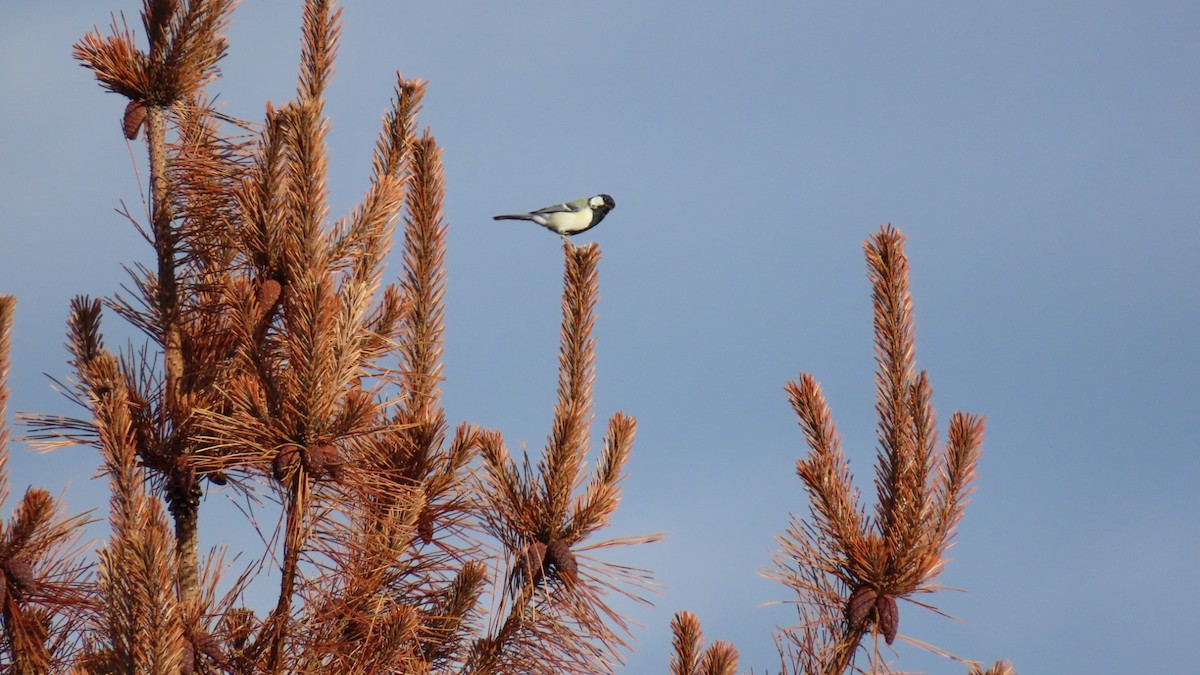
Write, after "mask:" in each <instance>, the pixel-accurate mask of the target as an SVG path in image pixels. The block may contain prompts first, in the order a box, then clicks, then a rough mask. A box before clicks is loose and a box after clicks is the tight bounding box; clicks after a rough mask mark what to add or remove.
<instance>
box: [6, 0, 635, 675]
mask: <svg viewBox="0 0 1200 675" xmlns="http://www.w3.org/2000/svg"><path fill="white" fill-rule="evenodd" d="M233 5H234V3H233V2H232V1H231V0H145V1H144V3H143V9H142V16H141V19H142V27H143V29H144V32H145V40H146V45H145V46H141V45H139V38H138V36H137V35H135V33H134V31H133V30H131V29H130V28H129V26H128V25H126V24H125V22H124V20H123V19H122V20H120V21H119V22H118V21H116V20H114V22H113V27H112V30H111V33H110V34H109V35H102V34H101V33H99V32H98V31H92V32H90V33H88V34H87V35H85V36H84V37H83V39H81V40H80V42H79V43H78V44H77V45H76V46H75V56H76V58H77V59H79V60H80V61H81V62H82V63H83V65H84V66H86V67H88V68H89V69H90V70H91V71H92V72H93V74H94V75H95V76H96V78H97V80H99V82H100V83H101V85H102V86H103V87H104V88H105V89H107V90H109V91H112V92H115V93H118V94H121V95H122V96H124V97H125V98H126V99H128V101H127V103H126V105H125V112H124V115H123V116H122V119H121V127H122V132H123V134H124V135H125V137H126V138H127V139H130V140H134V139H137V138H139V137H141V138H142V139H144V143H145V148H146V151H147V155H148V159H149V204H148V209H147V213H148V221H147V222H145V223H140V222H138V219H137V218H135V217H134V216H133V215H132V214H130V213H126V214H125V215H126V216H127V217H128V218H129V219H130V220H131V221H133V222H134V223H135V225H136V226H137V227H138V228H139V230H140V231H141V232H142V234H143V235H144V236H145V237H146V239H147V241H148V243H149V244H150V245H151V246H152V248H153V253H154V257H155V263H154V264H153V265H151V266H147V267H137V268H134V269H133V270H131V274H132V276H133V282H132V284H131V285H130V289H131V290H130V291H129V292H128V294H127V296H128V297H127V296H126V295H118V296H115V297H113V298H109V299H106V300H104V301H98V300H92V299H90V298H83V297H81V298H77V299H76V300H75V301H74V302H73V303H72V306H71V317H70V321H69V324H68V347H69V349H70V351H71V362H70V365H71V366H72V368H73V370H74V374H73V378H72V382H71V384H70V386H69V387H67V392H68V395H69V396H70V397H71V398H72V400H73V401H74V402H76V403H77V404H79V405H80V406H81V407H82V408H83V409H84V410H86V413H87V414H86V416H84V417H82V418H81V419H71V418H62V417H55V416H31V417H29V424H30V427H31V428H32V433H31V434H30V436H29V438H30V439H31V440H34V441H35V442H38V443H40V444H42V445H43V446H47V447H57V446H62V445H69V444H78V443H84V444H88V445H91V446H93V447H94V448H96V449H97V450H98V452H99V453H100V455H101V457H102V459H103V466H104V469H103V471H104V475H105V476H106V478H107V479H108V481H109V485H110V489H111V493H112V498H111V501H110V508H109V518H108V522H109V527H110V529H111V533H112V534H111V536H110V538H109V540H108V542H106V544H105V545H104V547H103V549H102V550H101V551H100V552H99V556H98V558H99V561H98V563H97V564H96V566H95V567H94V569H93V570H92V574H91V575H90V576H89V577H86V578H85V577H84V575H83V574H84V571H85V570H84V568H82V567H81V566H79V564H78V563H77V562H74V559H73V558H71V557H62V556H61V553H62V551H61V550H60V549H61V547H62V545H63V544H64V543H66V542H68V541H69V540H70V537H72V536H74V535H75V534H77V533H78V531H79V521H78V519H75V520H72V519H64V518H62V517H60V516H58V515H57V511H56V509H57V505H56V504H55V503H54V502H53V500H51V499H50V498H49V496H48V495H46V494H45V493H44V492H41V491H37V490H31V491H30V492H29V493H27V494H26V496H25V499H24V500H23V501H22V502H21V505H20V507H18V510H17V512H16V514H15V515H14V521H13V524H12V525H11V526H3V529H0V609H2V616H3V629H4V632H3V633H2V634H0V639H2V640H3V642H2V643H0V653H2V654H3V655H4V656H3V657H0V662H4V658H5V657H9V661H10V662H12V663H14V664H16V666H17V667H16V672H50V671H54V672H67V671H71V670H72V669H73V672H78V673H109V672H162V673H215V672H229V673H281V672H297V673H301V672H303V673H307V672H332V673H379V672H415V673H422V672H434V671H443V672H448V671H455V672H458V671H463V670H469V671H472V672H480V673H516V672H532V671H536V670H538V669H539V668H540V669H541V670H543V671H545V672H560V666H561V665H562V664H568V665H569V669H570V670H573V671H575V670H593V671H600V672H604V671H608V670H610V669H611V667H612V665H613V664H614V663H616V662H619V656H618V649H619V648H620V647H623V646H624V645H625V642H624V640H623V637H621V636H622V635H624V634H625V632H626V629H627V626H626V624H625V620H624V618H623V617H621V616H620V615H619V614H617V613H616V612H615V611H613V610H611V609H610V608H609V607H608V606H607V604H605V602H604V600H603V598H602V595H603V590H604V589H606V588H608V585H607V584H610V583H612V580H611V579H606V580H605V581H604V583H599V582H598V581H597V577H598V575H601V576H602V575H609V576H612V575H616V576H617V577H618V581H629V580H633V581H634V582H638V581H642V579H641V577H640V576H639V573H638V572H636V571H634V572H628V571H626V570H625V569H624V568H615V567H614V568H612V569H613V570H617V571H616V572H613V571H612V570H610V569H609V568H607V567H605V566H604V565H603V564H602V563H596V562H593V561H591V559H590V558H589V557H588V556H587V553H586V552H587V551H588V550H589V549H591V548H595V547H597V546H605V545H614V544H617V543H634V541H636V540H618V541H610V542H600V543H598V544H596V543H590V542H587V541H586V540H587V539H588V538H589V537H590V536H592V535H594V534H595V533H596V532H597V531H599V530H600V529H602V528H603V527H604V526H605V525H606V524H607V522H608V519H609V517H610V516H611V514H612V512H613V510H614V509H615V508H616V505H617V501H618V496H619V491H618V488H617V484H618V483H619V482H620V479H621V476H622V473H621V471H622V467H623V466H624V464H625V461H626V460H627V459H628V455H629V452H630V450H631V448H632V443H633V435H634V422H633V419H632V418H628V417H624V416H623V415H620V414H617V415H615V416H614V417H613V420H612V421H611V423H610V427H609V435H608V437H607V438H606V442H605V445H604V448H603V450H602V452H601V453H600V458H599V466H598V467H597V469H596V475H595V476H594V478H593V480H592V481H591V484H590V485H589V487H588V488H587V489H586V490H584V491H582V492H580V493H578V494H576V492H575V490H574V488H575V487H576V484H575V480H576V479H577V478H578V477H579V476H581V475H582V472H583V466H584V465H583V461H584V456H585V454H586V453H587V451H588V449H589V448H588V430H587V425H588V424H590V422H591V418H590V413H589V412H587V410H590V405H591V403H590V400H591V399H590V396H591V380H592V378H593V376H594V375H593V366H592V360H593V356H592V350H593V346H592V338H591V336H590V331H591V324H592V322H593V320H594V305H595V298H596V295H597V291H596V280H595V273H596V261H597V260H598V259H599V251H598V249H596V248H594V247H593V248H591V249H588V250H586V251H574V250H573V249H568V254H569V255H568V279H567V295H566V296H565V297H568V298H569V306H568V305H566V304H565V305H564V307H565V308H566V309H568V310H569V321H568V322H564V344H565V345H566V344H567V343H569V347H564V350H565V351H564V362H563V363H564V375H563V377H564V378H565V379H564V384H563V387H564V389H563V392H562V397H563V401H564V403H563V404H562V405H563V406H570V411H567V409H566V408H564V409H563V411H562V412H561V414H560V415H559V416H558V426H557V427H556V430H555V434H554V438H555V439H556V440H555V441H554V442H553V444H552V447H553V448H554V450H553V451H552V452H551V453H550V454H549V455H548V460H547V461H548V462H550V465H549V466H548V468H547V469H546V471H544V472H543V475H544V476H545V477H546V478H547V479H548V480H550V481H551V482H552V483H553V489H552V490H551V492H552V495H553V496H552V497H550V498H548V499H547V500H546V501H545V505H546V506H547V508H548V509H550V511H551V512H553V514H556V515H555V517H554V518H552V519H551V518H544V519H543V523H544V524H545V525H546V526H545V527H543V528H542V529H539V530H538V532H537V536H533V537H530V536H522V538H521V539H520V542H519V543H520V545H518V541H517V540H516V539H513V538H511V537H509V536H507V535H508V534H509V533H510V530H509V529H507V526H504V527H499V528H497V527H496V525H497V524H498V523H500V522H504V517H505V514H504V513H498V512H496V513H492V512H489V511H488V509H494V508H495V507H496V504H494V503H489V501H488V499H487V498H485V496H484V495H483V494H481V489H482V488H483V487H484V486H483V484H482V483H481V482H480V481H478V480H476V479H475V478H474V476H475V475H476V474H477V472H478V467H477V466H473V463H477V462H479V457H480V450H481V449H485V450H486V449H488V448H491V452H492V453H493V456H494V454H495V447H496V446H495V443H494V440H495V439H497V438H498V436H497V435H496V434H495V433H494V432H488V431H484V430H481V429H479V428H477V427H474V426H472V425H470V424H461V425H459V426H457V427H451V426H450V425H449V424H448V423H447V420H446V416H445V413H444V411H443V409H442V406H441V389H440V388H441V386H442V369H443V366H442V345H443V340H444V337H443V333H444V330H445V326H444V319H443V317H444V313H445V309H444V296H445V276H446V271H445V267H444V260H445V249H446V232H447V225H446V223H445V222H444V209H443V205H442V203H443V199H444V194H445V186H444V178H443V169H442V159H441V155H442V151H441V148H440V147H439V146H438V144H437V141H436V139H435V138H434V137H433V136H432V134H430V133H429V132H428V131H422V130H419V129H418V125H417V120H416V116H417V113H418V111H419V109H420V102H421V98H422V96H423V94H424V91H425V85H424V83H423V82H420V81H418V80H411V79H405V78H403V77H400V76H399V75H397V84H396V91H395V98H394V100H393V101H392V105H391V108H390V109H389V110H388V111H387V113H386V114H385V117H384V120H383V125H382V129H381V132H380V136H379V141H378V143H377V145H376V148H375V155H374V159H373V162H372V172H371V176H370V185H369V187H368V188H367V190H366V192H365V194H364V196H363V198H362V201H361V203H360V204H359V205H358V206H357V207H355V208H354V209H352V210H351V212H350V213H348V214H347V215H345V216H343V217H341V218H338V219H333V218H331V217H330V214H329V207H328V195H327V192H328V188H327V176H328V162H327V156H328V148H327V144H326V133H327V129H328V127H329V121H328V119H327V118H326V116H325V91H326V89H327V87H328V84H329V81H330V79H331V77H332V73H333V61H334V57H335V55H336V51H337V45H338V41H339V37H340V32H341V30H340V27H341V18H340V10H338V9H337V8H336V7H335V5H334V3H332V2H327V1H323V0H309V1H308V2H306V3H304V19H303V25H302V39H301V43H302V49H301V59H300V68H299V77H298V83H297V88H296V95H295V97H294V98H293V99H292V100H290V101H286V102H284V103H282V104H280V105H278V106H275V105H271V104H268V105H267V107H266V112H265V115H264V119H263V120H262V122H261V124H259V125H253V124H250V123H246V122H241V121H238V120H232V119H230V118H227V117H225V116H223V115H220V114H219V113H217V112H216V111H215V110H214V109H213V106H212V103H211V101H212V99H211V98H210V97H209V95H208V93H207V92H206V91H205V89H204V88H205V86H206V85H207V84H209V83H211V82H212V81H214V79H215V78H216V75H217V72H218V71H217V63H218V61H219V60H220V59H221V57H222V56H223V55H224V53H225V49H226V40H225V35H224V31H225V27H226V25H227V24H228V21H229V19H230V16H231V12H232V8H233ZM398 234H399V235H400V236H399V237H397V235H398ZM396 239H400V240H401V241H402V250H401V255H402V270H401V272H400V274H399V278H398V280H397V281H396V282H394V283H390V284H389V283H386V282H385V279H384V271H385V270H384V264H385V260H386V259H387V257H388V254H389V252H390V250H391V247H392V245H393V241H394V240H396ZM565 302H568V301H565ZM11 306H12V303H11V302H10V301H9V300H8V299H5V300H4V303H3V304H2V305H0V310H3V311H0V329H2V331H0V335H3V336H5V338H6V337H7V330H8V325H9V323H8V322H9V321H10V320H11ZM106 309H107V310H109V311H114V312H116V314H117V315H118V316H119V317H120V318H121V319H124V320H126V321H127V322H129V323H130V324H132V325H133V326H135V327H137V328H139V329H140V330H141V331H142V332H144V333H145V335H146V336H148V338H149V346H148V347H147V348H145V349H142V350H139V351H131V352H128V353H114V352H113V351H110V350H108V349H107V348H106V347H105V345H104V340H103V333H102V330H101V320H102V314H103V313H104V311H105V310H106ZM3 346H4V347H5V350H6V349H7V343H6V342H4V343H3ZM3 355H4V356H6V351H5V352H4V354H3ZM568 369H569V370H570V372H567V370H568ZM0 391H5V392H6V390H3V389H2V388H0ZM0 403H3V399H0ZM0 407H2V406H0ZM6 439H7V432H6V430H5V429H4V428H3V427H0V443H2V442H3V441H5V440H6ZM3 450H4V448H3V447H0V479H3V477H4V472H3V467H2V462H3V458H4V457H6V455H5V454H4V452H3ZM483 464H484V466H485V467H491V466H493V464H490V463H488V462H486V461H485V462H483ZM486 470H488V468H485V471H486ZM218 487H225V488H226V489H228V490H234V491H237V493H239V494H244V495H245V496H246V497H247V498H248V500H249V501H250V503H258V504H261V503H263V502H266V501H269V502H273V503H274V504H276V505H277V507H278V510H279V523H278V526H277V528H278V529H277V531H276V532H274V533H263V540H264V542H267V545H268V546H269V550H268V551H267V552H266V554H265V555H264V556H263V558H264V559H270V560H274V561H278V569H277V570H276V571H277V572H278V574H277V579H278V588H277V590H276V593H275V598H276V600H275V603H274V606H273V607H272V608H265V609H264V608H257V609H256V610H254V609H250V608H246V607H239V606H237V605H238V602H237V598H238V597H240V595H241V593H242V591H243V590H244V588H245V587H246V585H247V584H249V583H251V581H256V580H254V579H252V575H251V574H249V573H247V574H245V575H243V576H242V577H239V578H237V579H234V580H233V582H232V584H229V586H231V588H230V589H229V591H228V593H227V594H225V595H224V596H218V595H217V593H216V592H215V588H216V586H217V583H218V581H219V576H220V575H219V573H218V571H219V570H220V569H221V568H222V563H221V556H220V554H219V553H216V554H214V555H210V556H207V557H202V556H200V554H199V551H198V548H197V541H198V534H199V531H200V527H201V518H200V515H201V506H202V500H201V497H202V496H203V490H204V489H209V488H213V489H215V488H218ZM163 506H165V507H166V508H165V509H164V508H163ZM267 508H270V507H267ZM548 513H549V512H547V513H542V514H539V517H543V516H545V515H547V514H548ZM551 522H552V523H553V527H551V526H550V523H551ZM489 535H491V536H492V537H493V538H494V539H495V541H491V542H488V541H484V540H485V539H486V538H487V537H488V536H489ZM648 539H650V538H644V539H643V540H648ZM526 545H528V548H523V547H524V546H526ZM496 550H500V551H501V552H502V554H503V555H502V557H501V558H500V559H497V558H496V557H495V555H494V553H493V552H494V551H496ZM522 551H524V557H523V558H522V560H523V563H522V564H521V565H520V566H518V567H517V568H516V569H513V568H511V567H510V568H509V569H507V570H504V569H500V568H502V567H504V566H506V565H507V562H506V561H512V560H513V559H514V558H515V557H519V556H520V555H521V552H522ZM254 557H258V556H254ZM505 572H509V574H508V575H507V576H506V575H505ZM509 578H511V579H513V580H514V581H513V582H512V583H511V584H510V583H509V582H508V579H509ZM618 586H619V584H618ZM510 588H511V589H513V593H514V594H515V597H514V596H510V595H509V590H508V589H510ZM488 596H490V597H493V598H508V599H510V600H512V601H513V602H514V603H515V604H514V605H512V606H507V607H505V608H499V609H496V610H495V611H494V615H489V614H488V613H487V611H486V609H485V604H484V603H483V599H484V598H485V597H488ZM518 598H520V599H518ZM535 615H536V616H543V617H550V620H549V621H542V620H541V619H531V617H534V616H535ZM502 625H503V626H509V627H510V628H511V630H510V629H499V628H498V626H502ZM581 629H582V630H581ZM547 636H549V639H548V640H541V639H540V638H541V637H547ZM534 645H536V646H534ZM534 662H536V663H538V664H540V666H539V668H533V669H532V670H531V669H530V667H529V666H530V664H531V663H534Z"/></svg>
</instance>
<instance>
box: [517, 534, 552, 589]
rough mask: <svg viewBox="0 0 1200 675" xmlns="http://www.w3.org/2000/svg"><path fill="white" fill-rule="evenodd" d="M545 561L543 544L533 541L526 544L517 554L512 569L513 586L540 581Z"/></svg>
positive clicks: (522, 585)
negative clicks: (514, 566) (514, 567)
mask: <svg viewBox="0 0 1200 675" xmlns="http://www.w3.org/2000/svg"><path fill="white" fill-rule="evenodd" d="M545 561H546V545H545V544H543V543H542V542H540V541H535V542H533V543H531V544H529V545H528V546H526V547H525V550H524V551H521V553H520V554H518V555H517V560H516V565H517V566H516V569H514V570H513V582H514V584H515V588H524V587H525V585H526V584H536V583H537V582H539V581H541V580H542V571H543V569H544V565H545Z"/></svg>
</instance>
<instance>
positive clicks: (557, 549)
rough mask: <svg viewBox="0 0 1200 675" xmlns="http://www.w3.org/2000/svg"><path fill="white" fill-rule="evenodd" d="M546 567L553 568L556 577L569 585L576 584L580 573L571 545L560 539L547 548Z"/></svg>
mask: <svg viewBox="0 0 1200 675" xmlns="http://www.w3.org/2000/svg"><path fill="white" fill-rule="evenodd" d="M546 567H548V568H553V570H554V576H555V577H557V578H558V579H559V580H560V581H564V582H566V583H567V584H568V585H569V584H573V583H575V579H576V578H577V576H578V573H579V563H578V562H576V560H575V554H574V553H572V552H571V547H570V545H568V544H567V542H565V541H563V540H561V539H559V540H556V541H552V542H550V544H549V545H548V546H546Z"/></svg>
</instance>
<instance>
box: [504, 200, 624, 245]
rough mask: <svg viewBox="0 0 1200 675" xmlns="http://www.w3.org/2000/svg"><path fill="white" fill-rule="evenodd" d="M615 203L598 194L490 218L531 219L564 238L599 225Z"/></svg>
mask: <svg viewBox="0 0 1200 675" xmlns="http://www.w3.org/2000/svg"><path fill="white" fill-rule="evenodd" d="M616 205H617V203H616V202H614V201H613V198H612V197H610V196H608V195H606V194H598V195H596V196H594V197H584V198H582V199H576V200H575V201H572V202H563V203H562V204H553V205H551V206H547V207H545V208H541V209H538V210H537V211H530V212H529V213H510V214H503V215H499V216H492V220H531V221H533V222H535V223H537V224H538V225H541V226H542V227H544V228H546V229H547V230H550V231H551V232H556V233H558V234H559V236H561V237H562V238H563V239H566V238H567V237H570V236H574V235H576V234H579V233H580V232H587V231H588V230H590V229H592V228H593V227H595V226H597V225H599V224H600V221H601V220H604V216H606V215H608V212H609V211H612V210H613V208H614V207H615V206H616Z"/></svg>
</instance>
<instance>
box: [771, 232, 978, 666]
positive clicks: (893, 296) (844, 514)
mask: <svg viewBox="0 0 1200 675" xmlns="http://www.w3.org/2000/svg"><path fill="white" fill-rule="evenodd" d="M904 244H905V237H904V235H903V234H901V233H900V231H899V230H897V229H895V228H893V227H891V226H890V225H887V226H884V227H883V228H882V229H881V230H880V231H879V232H878V233H876V234H875V235H873V236H872V237H871V238H870V239H868V241H867V242H866V244H865V245H864V249H865V251H866V256H867V267H868V276H869V278H870V281H871V285H872V288H873V304H874V329H875V361H876V373H875V375H876V377H875V381H876V403H875V411H876V414H877V415H878V419H879V421H878V427H877V439H878V458H877V464H876V470H875V492H876V504H875V509H874V512H873V513H872V514H869V515H868V514H867V512H866V509H865V507H864V506H863V504H862V502H861V500H860V494H859V493H858V491H857V490H856V489H855V487H854V484H853V481H852V478H851V475H850V467H849V464H848V462H847V460H846V456H845V454H844V453H843V452H842V449H841V439H840V437H839V435H838V432H837V428H836V427H835V425H834V422H833V416H832V413H831V412H830V409H829V406H828V404H827V403H826V402H825V397H824V396H823V395H822V393H821V387H820V385H819V384H818V383H817V381H816V379H815V378H813V377H812V376H811V375H809V374H807V373H802V374H801V375H800V379H799V381H797V382H791V383H788V385H787V388H786V389H787V395H788V399H789V401H790V402H791V404H792V408H793V409H794V410H795V412H796V415H797V417H798V418H799V421H800V426H801V428H802V430H803V431H804V437H805V441H807V443H808V446H809V448H810V451H809V454H808V456H807V457H805V458H803V459H801V460H799V461H798V462H797V463H796V472H797V474H798V475H799V477H800V480H801V481H802V482H803V484H804V488H805V490H806V491H807V492H808V495H809V502H810V506H809V512H810V518H809V519H800V518H793V520H792V523H791V525H790V526H789V528H788V529H787V531H786V532H785V533H784V534H783V535H782V536H780V537H779V543H780V549H779V551H778V553H777V554H776V556H775V567H774V568H773V569H771V570H769V571H768V572H767V576H769V577H771V578H774V579H776V580H778V581H780V582H781V583H783V584H784V585H786V586H788V587H789V588H791V589H792V590H793V591H794V592H795V594H796V597H795V600H794V602H795V605H796V607H797V612H798V615H799V623H798V625H796V626H794V627H790V628H786V629H783V631H782V632H781V634H780V635H779V636H777V643H778V644H779V647H780V651H781V654H782V657H783V662H784V665H785V667H786V668H787V669H788V670H789V671H790V672H797V673H801V672H803V673H823V674H827V675H834V674H837V673H843V672H846V671H847V670H848V669H851V668H856V669H858V670H861V671H863V672H888V670H887V665H886V664H885V663H884V660H883V658H882V655H881V652H880V645H879V643H880V641H882V642H884V643H886V644H887V645H891V644H892V643H893V641H895V640H896V639H897V637H898V636H900V635H901V633H900V628H901V621H900V619H901V612H900V608H901V606H903V605H902V604H901V601H908V602H907V603H904V605H909V606H912V605H916V606H923V607H929V606H928V605H925V604H924V603H921V602H919V601H917V600H916V599H914V596H917V595H921V594H926V593H932V592H933V591H935V590H937V588H938V587H937V585H936V583H935V579H936V578H937V576H938V574H939V573H940V572H941V570H942V568H943V567H944V566H945V564H946V562H947V558H946V551H947V549H948V548H949V547H950V545H951V542H952V540H953V538H954V533H955V528H956V527H957V525H958V522H959V520H960V519H961V518H962V515H963V509H964V508H965V507H966V505H967V501H968V496H969V495H970V492H971V486H972V482H973V480H974V478H975V466H976V463H977V462H978V460H979V456H980V449H981V446H982V443H983V430H984V423H983V418H981V417H978V416H975V415H969V414H965V413H960V412H955V413H954V414H953V415H951V417H950V424H949V430H948V432H947V441H946V443H945V444H944V445H939V443H938V440H937V432H936V419H935V417H934V410H933V403H932V396H933V390H932V388H931V386H930V384H929V377H928V375H927V374H926V373H925V372H924V371H919V372H918V371H917V368H916V360H915V356H916V340H915V337H916V336H915V324H914V321H913V309H912V296H911V293H910V292H909V283H908V279H909V270H908V259H907V257H906V256H905V253H904ZM930 609H932V608H931V607H930ZM935 611H936V610H935ZM867 638H870V640H869V643H867V644H864V641H865V640H867ZM860 652H865V654H866V656H867V664H866V665H865V666H855V665H854V662H855V657H856V655H857V654H859V653H860Z"/></svg>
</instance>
